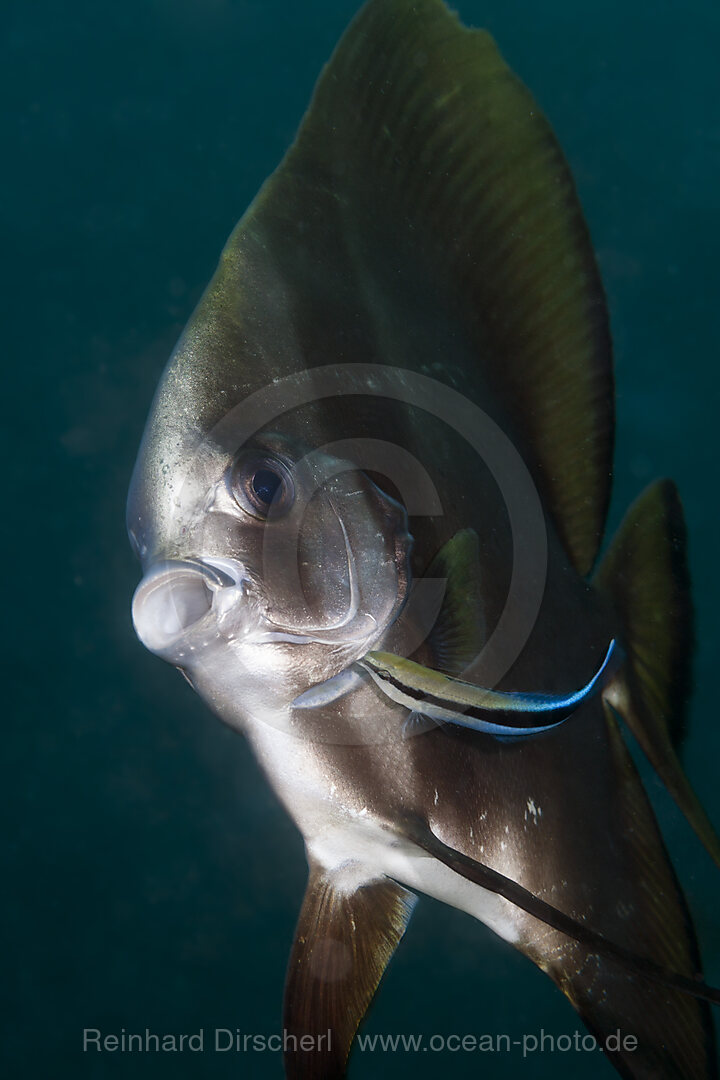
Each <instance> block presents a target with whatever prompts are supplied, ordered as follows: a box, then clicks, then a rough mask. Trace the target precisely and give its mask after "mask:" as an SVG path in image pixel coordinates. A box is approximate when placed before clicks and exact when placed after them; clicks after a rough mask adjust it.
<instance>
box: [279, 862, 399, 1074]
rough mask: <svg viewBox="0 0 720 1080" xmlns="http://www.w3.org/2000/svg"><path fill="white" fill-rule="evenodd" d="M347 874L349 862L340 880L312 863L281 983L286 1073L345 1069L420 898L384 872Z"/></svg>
mask: <svg viewBox="0 0 720 1080" xmlns="http://www.w3.org/2000/svg"><path fill="white" fill-rule="evenodd" d="M347 879H348V875H347V868H346V867H344V868H343V871H342V879H341V878H340V877H339V876H338V875H336V874H333V873H332V872H331V871H327V870H326V869H325V868H324V867H322V866H320V865H319V864H318V863H316V862H315V861H313V860H311V862H310V875H309V879H308V885H307V890H306V892H305V899H304V900H303V905H302V909H301V911H300V918H299V920H298V925H297V930H296V934H295V941H294V943H293V948H292V952H291V954H290V963H289V966H288V974H287V982H286V985H285V1018H284V1028H285V1039H286V1049H285V1068H286V1075H287V1078H288V1080H336V1078H340V1077H343V1076H344V1075H345V1067H346V1062H347V1057H348V1053H349V1051H350V1046H351V1043H352V1040H353V1037H354V1035H355V1032H356V1030H357V1027H358V1025H359V1023H360V1021H361V1020H362V1018H363V1016H364V1015H365V1012H366V1011H367V1008H368V1006H369V1005H370V1002H371V1000H372V997H373V995H374V993H375V990H376V989H377V986H378V983H379V982H380V979H381V978H382V976H383V973H384V971H385V968H386V967H387V964H388V962H389V961H390V959H391V957H392V955H393V953H394V952H395V949H396V947H397V945H398V942H399V941H400V939H401V937H402V936H403V934H404V932H405V929H406V927H407V924H408V921H409V919H410V915H411V914H412V910H413V907H414V905H415V902H416V899H417V898H416V897H415V895H414V894H413V893H411V892H408V891H407V890H406V889H403V888H402V887H401V886H400V885H397V884H396V883H395V882H394V881H391V880H389V879H388V878H376V879H375V880H371V881H368V882H366V883H365V884H360V885H358V886H357V887H350V888H348V887H346V884H345V883H346V882H347ZM303 1036H305V1040H304V1042H303ZM308 1036H311V1038H308Z"/></svg>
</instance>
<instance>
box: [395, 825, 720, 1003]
mask: <svg viewBox="0 0 720 1080" xmlns="http://www.w3.org/2000/svg"><path fill="white" fill-rule="evenodd" d="M404 833H405V835H406V836H407V837H408V838H409V839H411V840H413V841H414V842H415V843H416V844H417V845H418V847H421V848H423V850H424V851H427V853H428V854H429V855H432V856H433V857H434V858H436V859H437V860H438V861H439V862H441V863H444V864H445V866H448V867H449V868H450V869H451V870H454V871H455V873H457V874H460V875H461V877H464V878H467V880H468V881H472V882H474V883H475V884H476V885H480V886H481V887H482V888H483V889H487V890H488V891H489V892H493V893H496V894H497V895H498V896H502V897H503V898H504V899H505V900H509V901H510V903H512V904H516V905H517V907H519V908H522V910H523V911H526V912H527V913H528V914H529V915H533V916H534V917H535V918H536V919H539V920H540V921H541V922H544V923H545V924H546V925H547V926H551V927H553V929H555V930H559V931H560V933H562V934H567V936H568V937H571V938H573V939H574V940H575V941H579V942H581V943H582V944H583V945H587V946H589V947H590V948H591V949H594V950H596V951H597V952H598V953H599V954H600V955H602V956H606V957H609V958H610V959H612V960H614V961H617V963H619V964H621V965H623V966H624V967H626V968H627V969H629V970H630V971H631V972H633V973H634V974H637V975H641V976H642V977H643V978H645V979H648V980H650V981H651V982H656V983H659V984H660V985H661V986H665V987H668V988H672V989H673V990H679V991H680V992H681V993H684V994H689V995H690V996H691V997H695V998H699V999H701V1000H703V1001H708V1002H711V1003H712V1004H714V1005H720V989H718V988H717V987H714V986H708V985H707V983H704V982H702V981H701V980H700V979H694V978H690V977H688V976H687V975H682V974H680V973H679V972H676V971H672V970H671V969H670V968H668V967H666V966H665V965H664V964H658V963H656V962H655V961H654V960H652V959H651V958H650V957H645V956H640V955H638V953H636V952H633V950H632V949H628V948H626V947H625V946H624V945H619V944H617V942H613V941H609V940H608V939H607V938H605V937H603V935H602V934H599V933H597V932H596V931H595V930H593V929H592V928H591V927H589V926H587V925H586V924H584V923H581V922H579V921H578V920H577V919H574V918H572V916H570V915H567V914H566V913H565V912H564V911H560V909H559V908H556V907H554V906H553V905H552V904H548V903H547V901H545V900H542V899H541V898H540V897H538V896H534V895H533V894H532V893H531V892H528V890H527V889H525V888H523V886H522V885H519V884H518V883H517V882H516V881H513V880H512V879H511V878H509V877H506V876H505V874H501V873H499V872H498V871H497V870H493V869H492V867H490V866H486V865H485V864H484V863H480V862H478V861H477V860H476V859H471V858H470V857H469V856H468V855H465V854H463V853H462V852H460V851H456V850H455V849H453V848H451V847H448V846H447V844H444V843H443V842H442V840H440V839H439V838H438V837H437V836H435V834H434V833H433V832H432V830H431V829H430V828H429V826H427V825H425V824H424V823H423V822H420V821H418V820H411V819H408V821H407V822H406V823H405V828H404Z"/></svg>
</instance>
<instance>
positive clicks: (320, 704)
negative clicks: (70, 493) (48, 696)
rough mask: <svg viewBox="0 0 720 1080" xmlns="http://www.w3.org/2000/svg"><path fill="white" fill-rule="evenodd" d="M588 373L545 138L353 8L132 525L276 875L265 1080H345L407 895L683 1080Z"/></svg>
mask: <svg viewBox="0 0 720 1080" xmlns="http://www.w3.org/2000/svg"><path fill="white" fill-rule="evenodd" d="M613 410H614V404H613V373H612V361H611V342H610V335H609V330H608V316H607V308H606V302H605V297H604V294H603V288H602V284H601V281H600V277H599V273H598V268H597V265H596V262H595V258H594V255H593V250H592V245H591V241H590V238H589V235H588V229H587V227H586V224H585V221H584V219H583V215H582V211H581V208H580V205H579V202H578V198H577V195H576V192H575V189H574V186H573V181H572V178H571V175H570V172H569V169H568V166H567V163H566V162H565V160H564V158H563V155H562V152H561V150H560V148H559V146H558V143H557V141H556V139H555V137H554V135H553V133H552V131H551V129H550V127H549V125H548V122H547V121H546V119H545V118H544V117H543V115H542V113H541V112H540V110H539V109H538V107H537V105H536V103H535V102H534V100H533V98H532V96H531V95H530V93H529V92H528V90H527V89H526V88H525V87H524V86H523V85H522V83H521V82H520V81H519V80H518V78H517V77H516V76H515V75H514V74H513V73H512V72H511V71H510V70H509V68H508V66H507V65H506V64H505V62H504V61H503V59H502V57H501V55H500V54H499V52H498V49H497V47H496V45H495V43H494V42H493V40H492V38H491V37H490V36H489V35H488V34H487V33H485V32H483V31H478V30H470V29H466V28H465V27H463V26H462V25H461V24H460V22H459V21H458V20H457V18H456V17H455V16H454V15H452V14H451V13H450V12H449V11H448V9H447V8H446V7H445V5H444V3H443V2H442V0H369V2H368V3H367V4H366V5H365V7H364V8H363V9H362V10H361V11H360V13H359V14H358V15H357V17H356V19H355V21H354V22H353V23H352V25H351V26H350V28H349V29H348V31H347V32H346V34H345V36H344V37H343V39H342V40H341V42H340V44H339V45H338V47H337V49H336V51H335V53H334V55H333V57H332V59H331V60H330V62H329V64H328V65H327V67H326V68H325V70H324V71H323V73H322V75H321V77H320V79H319V81H318V84H317V87H316V89H315V92H314V96H313V99H312V102H311V104H310V107H309V109H308V111H307V113H306V115H305V117H304V119H303V121H302V124H301V127H300V130H299V133H298V135H297V138H296V140H295V142H294V143H293V145H292V147H291V148H290V150H289V151H288V153H287V155H286V157H285V159H284V160H283V162H282V163H281V165H280V166H279V168H278V169H277V170H276V172H275V173H274V174H273V175H272V176H271V177H270V178H269V179H268V180H267V182H266V183H265V184H264V186H263V187H262V189H261V190H260V192H259V194H258V195H257V197H256V199H255V200H254V201H253V203H252V205H251V206H250V208H249V209H248V210H247V212H246V213H245V215H244V217H243V218H242V219H241V221H240V223H239V225H238V226H237V228H236V229H235V231H234V232H233V233H232V235H231V237H230V239H229V241H228V243H227V246H226V248H225V250H224V252H223V254H222V257H221V260H220V264H219V267H218V270H217V272H216V274H215V276H214V277H213V279H212V281H211V282H210V285H209V286H208V289H207V291H206V293H205V295H204V296H203V298H202V300H201V301H200V303H199V306H198V307H197V310H196V311H195V313H194V314H193V316H192V318H191V320H190V322H189V324H188V326H187V328H186V329H185V331H184V333H183V335H182V337H181V339H180V341H179V343H178V345H177V348H176V349H175V351H174V353H173V355H172V357H171V359H170V362H169V364H168V366H167V368H166V370H165V372H164V374H163V376H162V379H161V381H160V384H159V387H158V390H157V393H156V396H155V400H154V403H153V405H152V409H151V412H150V417H149V420H148V423H147V427H146V431H145V435H144V438H143V442H142V446H141V449H140V453H139V457H138V461H137V465H136V468H135V472H134V476H133V480H132V485H131V490H130V495H129V503H128V529H129V534H130V538H131V542H132V545H133V547H134V549H135V551H136V553H137V555H138V556H139V558H140V560H141V562H142V568H143V578H142V581H141V583H140V585H139V587H138V589H137V591H136V594H135V597H134V600H133V618H134V624H135V627H136V630H137V633H138V635H139V637H140V639H141V641H142V642H143V643H144V644H145V645H146V646H147V648H148V649H150V650H151V651H152V652H154V653H156V654H157V655H158V656H160V657H162V658H163V659H165V660H167V661H168V662H169V663H171V664H173V665H175V666H176V667H177V668H178V669H179V670H180V671H181V672H182V673H183V674H184V675H185V677H186V678H187V679H188V680H189V681H190V683H191V684H192V686H193V687H194V688H195V689H196V690H197V692H198V693H199V694H200V696H201V697H202V698H203V700H204V701H205V702H206V703H207V704H208V705H209V707H210V708H211V709H212V710H213V711H214V712H215V713H216V714H217V715H218V716H219V717H221V719H222V720H224V721H225V722H226V723H228V724H230V725H231V726H232V727H233V728H235V729H236V730H237V731H239V732H241V733H243V734H244V735H245V736H246V738H247V739H248V740H249V741H250V744H251V745H252V748H253V749H254V752H255V753H256V755H257V757H258V759H259V761H260V763H261V765H262V768H263V769H264V772H265V774H266V775H267V778H268V780H269V782H270V784H271V785H272V786H273V788H274V789H275V791H276V792H277V794H278V796H279V798H280V800H281V801H282V803H283V804H284V806H285V807H286V809H287V812H288V813H289V814H290V815H291V817H292V818H293V819H294V821H295V822H296V824H297V826H298V828H299V829H300V831H301V833H302V835H303V837H304V840H305V845H306V850H307V859H308V865H309V880H308V886H307V892H306V895H305V899H304V901H303V904H302V910H301V913H300V918H299V923H298V927H297V934H296V938H295V943H294V946H293V949H292V954H291V957H290V964H289V971H288V977H287V985H286V991H285V1020H284V1026H285V1028H286V1029H287V1032H288V1033H289V1035H295V1036H302V1035H318V1034H319V1033H323V1032H326V1031H327V1030H328V1029H330V1032H331V1035H332V1038H331V1039H330V1040H329V1045H328V1044H326V1043H325V1042H321V1041H320V1040H318V1042H316V1043H314V1044H313V1045H312V1048H311V1049H308V1048H307V1047H308V1046H309V1045H310V1044H309V1043H308V1041H307V1040H305V1041H302V1040H300V1039H298V1040H295V1041H293V1040H292V1039H290V1040H289V1041H288V1049H287V1053H286V1070H287V1075H288V1077H290V1078H298V1080H300V1078H303V1080H308V1078H326V1080H327V1078H335V1077H341V1076H343V1075H344V1073H345V1069H346V1063H347V1058H348V1054H349V1051H350V1048H351V1044H352V1041H353V1038H354V1035H355V1032H356V1029H357V1027H358V1025H359V1023H360V1022H361V1020H362V1018H363V1016H364V1014H365V1012H366V1010H367V1008H368V1006H369V1004H370V1001H371V999H372V997H373V995H374V993H375V990H376V988H377V986H378V983H379V981H380V979H381V977H382V975H383V972H384V970H385V968H386V966H387V964H388V962H389V960H390V958H391V956H392V954H393V952H394V950H395V947H396V946H397V944H398V942H399V940H400V938H401V937H402V935H403V933H404V931H405V929H406V927H407V925H408V921H409V919H410V916H411V912H412V909H413V905H414V904H415V900H416V894H417V893H425V894H427V895H429V896H432V897H435V898H437V899H439V900H441V901H444V902H445V903H447V904H449V905H451V906H453V907H455V908H459V909H460V910H462V911H465V912H469V913H470V914H471V915H473V916H475V917H476V918H478V919H480V920H481V921H482V922H484V923H485V924H486V925H487V926H488V927H490V928H491V929H492V930H493V931H494V932H495V933H497V934H499V935H500V936H501V937H502V938H504V939H505V940H506V941H508V942H510V943H511V944H512V945H514V946H515V947H516V948H517V949H519V950H520V951H521V952H523V953H524V954H525V955H526V956H528V957H529V958H530V959H531V960H532V961H533V962H534V963H535V964H537V965H538V966H539V967H540V968H541V969H542V970H543V971H544V972H546V973H547V974H548V975H549V977H550V978H551V979H552V980H553V981H554V982H555V983H556V984H557V985H558V986H559V987H560V989H561V990H562V991H563V992H564V993H565V994H566V995H567V997H568V998H569V1000H570V1001H571V1003H572V1005H573V1006H574V1007H575V1009H576V1010H577V1011H578V1013H579V1015H580V1016H581V1017H582V1019H583V1021H584V1022H585V1024H586V1025H587V1027H588V1028H589V1030H590V1031H591V1032H592V1033H594V1035H595V1036H596V1037H597V1039H598V1040H599V1041H600V1042H603V1043H604V1040H605V1039H606V1038H607V1036H608V1035H609V1034H610V1033H613V1032H615V1031H616V1029H617V1028H618V1027H619V1028H621V1030H622V1031H623V1032H624V1033H629V1034H632V1035H634V1036H635V1037H636V1039H637V1048H633V1049H632V1050H628V1049H626V1048H625V1045H624V1044H623V1045H620V1046H619V1047H618V1046H614V1047H612V1048H609V1050H608V1052H609V1056H610V1057H611V1058H612V1061H613V1064H614V1065H615V1066H616V1068H617V1069H618V1071H619V1072H620V1073H622V1075H624V1076H630V1077H649V1076H652V1077H684V1078H700V1077H703V1078H707V1077H714V1076H716V1064H715V1052H714V1046H713V1035H712V1025H711V1022H710V1019H711V1018H710V1008H709V1003H710V1002H717V1001H718V1000H719V995H718V992H717V991H716V990H713V988H711V987H709V986H707V985H706V984H705V983H704V982H703V981H702V977H701V964H700V958H699V955H698V947H697V943H696V939H695V934H694V931H693V927H692V922H691V918H690V915H689V912H688V909H687V906H686V903H685V900H684V899H683V895H682V892H681V890H680V887H679V885H678V882H677V880H676V878H675V875H674V872H673V869H672V867H671V865H670V862H669V860H668V856H667V854H666V851H665V848H664V845H663V841H662V838H661V836H660V833H659V830H658V826H657V824H656V821H655V818H654V816H653V812H652V810H651V808H650V805H649V802H648V799H647V797H646V794H645V792H644V789H643V786H642V784H641V781H640V779H639V777H638V773H637V771H636V768H635V765H634V764H633V760H632V758H631V756H630V754H629V752H628V750H627V748H626V745H625V741H624V735H623V731H624V730H625V729H627V730H629V731H630V732H632V734H633V735H634V737H635V738H636V739H637V741H638V742H639V743H640V745H641V747H642V749H643V750H644V752H645V753H646V754H647V756H648V758H649V759H650V761H651V763H652V765H653V766H654V767H655V769H656V770H657V772H658V773H659V775H660V776H661V777H662V779H663V781H664V782H665V784H666V785H667V787H668V788H669V790H670V792H671V793H672V795H673V796H674V797H675V799H676V800H677V802H678V804H679V806H680V807H681V809H682V810H683V811H684V813H685V814H686V815H687V817H688V818H689V820H690V822H691V823H692V825H693V826H694V828H695V830H696V831H697V833H698V835H699V836H700V838H701V840H702V841H703V842H704V844H705V845H706V847H707V848H708V850H709V852H710V854H711V856H712V857H713V858H714V860H715V861H716V862H720V844H719V843H718V840H717V838H716V835H715V833H714V832H713V830H712V827H711V826H710V824H709V822H708V820H707V818H706V817H705V815H704V813H703V811H702V809H701V807H700V805H699V803H698V800H697V799H696V797H695V795H694V794H693V791H692V788H691V787H690V784H689V782H688V780H687V779H686V777H685V774H684V772H683V770H682V768H681V766H680V764H679V760H678V748H679V745H680V742H681V739H682V735H683V726H684V719H683V717H684V705H685V700H686V697H687V692H688V686H689V678H690V663H691V645H692V609H691V600H690V591H689V581H688V573H687V565H686V557H685V526H684V524H683V514H682V508H681V504H680V501H679V498H678V494H677V492H676V489H675V487H674V486H673V484H672V483H671V482H670V481H668V480H661V481H658V482H657V483H655V484H653V485H652V486H651V487H649V488H648V489H647V490H646V491H645V492H644V493H642V494H641V495H640V496H639V498H638V499H637V501H636V502H635V504H634V505H633V506H632V507H631V508H630V510H629V511H628V514H627V516H626V518H625V521H624V523H623V524H622V525H621V527H620V530H619V533H618V535H617V536H616V537H615V539H614V540H613V541H612V542H611V544H610V545H609V548H608V550H607V552H606V553H605V554H604V557H603V558H602V559H601V560H600V561H599V562H598V559H599V550H600V547H601V544H602V540H603V533H604V527H605V518H606V511H607V506H608V499H609V495H610V483H611V481H610V478H611V470H612V448H613Z"/></svg>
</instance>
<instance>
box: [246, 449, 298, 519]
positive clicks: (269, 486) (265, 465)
mask: <svg viewBox="0 0 720 1080" xmlns="http://www.w3.org/2000/svg"><path fill="white" fill-rule="evenodd" d="M230 488H231V491H232V494H233V498H234V499H235V502H236V503H237V504H238V506H239V507H240V509H241V510H244V511H245V512H246V513H248V514H252V516H253V517H256V518H266V517H267V516H268V514H270V513H271V512H272V516H273V517H278V516H280V515H281V514H284V513H287V511H288V510H289V509H290V507H291V506H292V504H293V502H294V500H295V487H294V485H293V482H292V477H291V475H290V470H289V468H288V466H287V465H286V463H285V462H284V461H282V460H281V459H280V458H278V457H274V456H273V455H271V454H266V453H258V452H257V451H254V450H253V451H248V452H243V453H241V454H239V455H238V457H237V458H236V459H235V462H234V463H233V467H232V472H231V476H230Z"/></svg>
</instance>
